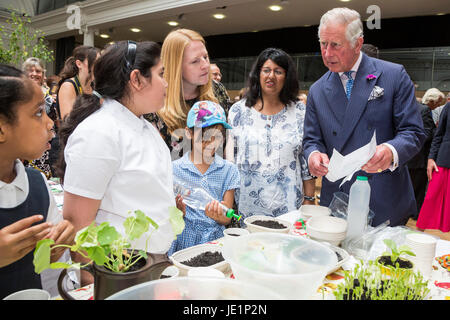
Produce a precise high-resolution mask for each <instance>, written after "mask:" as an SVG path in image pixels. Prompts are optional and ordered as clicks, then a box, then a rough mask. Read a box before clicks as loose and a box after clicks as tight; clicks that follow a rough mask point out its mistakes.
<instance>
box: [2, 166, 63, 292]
mask: <svg viewBox="0 0 450 320" xmlns="http://www.w3.org/2000/svg"><path fill="white" fill-rule="evenodd" d="M15 170H16V177H15V179H14V180H13V181H12V182H11V183H6V182H3V181H1V180H0V208H15V207H17V206H18V205H20V204H22V203H23V202H24V201H25V200H26V198H27V197H28V192H29V189H30V186H29V182H28V176H27V174H26V172H25V167H24V165H23V164H22V162H21V161H20V160H16V162H15ZM42 179H44V181H45V185H46V186H47V190H48V195H49V198H50V205H49V207H48V211H47V219H46V221H48V222H51V223H52V224H53V225H56V224H58V223H59V222H60V221H62V220H63V216H62V214H61V212H59V210H58V207H57V206H56V201H55V198H54V196H53V194H52V193H51V189H50V186H49V185H48V183H47V179H46V177H45V175H44V174H42ZM42 213H43V212H30V216H31V215H35V214H42ZM58 261H60V262H69V261H70V254H69V252H68V251H67V250H66V251H65V252H64V254H63V255H62V256H61V258H60V259H59V260H58ZM60 273H61V270H54V269H47V270H44V271H43V272H42V273H41V282H42V288H43V289H44V290H46V291H48V292H49V293H50V295H51V296H56V295H58V288H57V280H58V276H59V274H60Z"/></svg>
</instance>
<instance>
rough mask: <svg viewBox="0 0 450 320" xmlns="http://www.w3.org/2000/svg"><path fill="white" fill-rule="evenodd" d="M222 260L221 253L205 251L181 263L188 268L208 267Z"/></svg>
mask: <svg viewBox="0 0 450 320" xmlns="http://www.w3.org/2000/svg"><path fill="white" fill-rule="evenodd" d="M224 260H225V259H224V258H223V256H222V253H220V252H209V251H207V252H203V253H201V254H199V255H198V256H195V257H193V258H191V259H189V260H186V261H182V262H181V263H182V264H185V265H187V266H189V267H210V266H212V265H214V264H216V263H219V262H222V261H224Z"/></svg>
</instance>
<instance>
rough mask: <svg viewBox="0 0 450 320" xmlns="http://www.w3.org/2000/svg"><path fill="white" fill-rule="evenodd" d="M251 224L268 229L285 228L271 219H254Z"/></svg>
mask: <svg viewBox="0 0 450 320" xmlns="http://www.w3.org/2000/svg"><path fill="white" fill-rule="evenodd" d="M252 224H256V225H257V226H260V227H264V228H270V229H286V226H285V225H284V224H282V223H279V222H277V221H273V220H255V221H253V222H252Z"/></svg>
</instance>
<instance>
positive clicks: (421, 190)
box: [0, 8, 450, 296]
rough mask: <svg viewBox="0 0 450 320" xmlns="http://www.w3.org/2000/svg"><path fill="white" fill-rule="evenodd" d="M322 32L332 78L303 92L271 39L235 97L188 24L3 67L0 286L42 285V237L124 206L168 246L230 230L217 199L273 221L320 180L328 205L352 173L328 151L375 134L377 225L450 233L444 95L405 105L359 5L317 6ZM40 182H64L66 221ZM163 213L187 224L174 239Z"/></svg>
mask: <svg viewBox="0 0 450 320" xmlns="http://www.w3.org/2000/svg"><path fill="white" fill-rule="evenodd" d="M318 38H319V43H320V48H321V54H322V59H323V63H324V65H325V66H326V67H327V69H328V71H327V72H326V73H325V74H324V75H323V76H322V77H321V78H320V79H318V80H317V81H316V82H315V83H314V84H313V85H312V86H311V88H310V89H309V90H308V92H305V91H301V90H300V88H299V82H298V74H297V69H296V66H295V64H294V63H293V60H292V58H291V57H290V55H289V54H288V53H286V52H285V51H283V50H282V49H279V48H267V49H265V50H263V51H262V52H261V53H260V54H259V56H258V57H257V59H256V61H255V63H254V65H253V67H252V69H251V72H250V73H249V75H248V79H247V85H246V87H245V88H243V89H242V90H241V91H240V92H239V95H238V96H237V97H233V99H231V98H230V96H229V94H228V92H227V90H226V88H225V86H224V84H223V83H222V74H221V70H220V68H219V66H218V65H216V64H211V62H210V57H209V55H208V51H207V49H206V43H205V40H204V38H203V37H202V36H201V35H200V34H199V33H197V32H195V31H193V30H189V29H177V30H174V31H172V32H170V33H169V34H168V35H167V37H166V38H165V39H164V41H163V43H162V46H160V45H158V44H157V43H155V42H152V41H144V42H137V43H136V42H133V41H119V42H117V43H114V44H111V45H108V46H107V47H106V48H105V49H104V50H103V51H102V52H100V51H99V50H98V49H96V48H94V47H88V46H79V47H77V48H75V50H74V51H73V54H72V56H71V57H70V58H68V59H67V60H66V62H65V65H64V68H63V69H62V71H61V72H60V74H59V75H58V76H52V77H49V78H48V79H46V78H45V68H44V66H43V64H42V63H41V62H40V61H39V59H36V58H29V59H27V60H26V61H25V62H24V64H23V66H22V71H21V70H18V69H17V68H14V67H11V66H6V65H0V88H1V90H0V153H1V155H2V156H1V161H0V212H1V213H4V212H5V213H8V214H2V215H1V217H0V282H1V283H2V286H1V287H2V288H1V290H0V295H1V296H5V295H7V294H8V293H10V292H12V291H17V290H20V289H23V288H26V287H30V286H33V287H40V285H39V281H40V278H39V276H37V275H36V274H35V273H34V272H33V268H32V250H33V248H34V246H35V244H36V241H37V240H39V239H42V238H46V237H47V238H52V239H54V240H55V241H56V242H57V243H70V242H71V241H73V238H74V235H75V233H76V232H77V231H78V230H80V229H81V228H83V227H85V226H87V225H89V224H91V223H92V222H93V221H95V222H97V223H102V222H109V223H110V224H111V225H113V226H115V227H116V228H117V229H118V230H119V231H123V230H122V228H123V226H122V223H123V221H124V219H126V217H127V212H128V211H129V210H135V209H139V210H142V211H143V212H146V213H148V215H149V216H151V218H152V219H153V220H155V221H156V222H157V223H158V225H159V228H158V229H157V230H156V231H155V232H154V234H153V235H152V241H151V246H150V248H147V247H145V246H144V244H143V243H140V244H138V249H142V250H144V249H146V250H148V251H149V252H155V253H167V252H169V254H172V253H174V252H176V251H178V250H181V249H184V248H186V247H190V246H193V245H196V244H200V243H204V242H208V241H211V240H214V239H216V238H218V237H220V236H221V233H222V231H223V229H224V228H225V227H226V226H228V225H235V224H236V223H237V222H236V221H233V220H232V219H229V218H227V217H225V216H224V215H223V213H222V209H221V208H220V206H219V203H222V204H224V205H226V206H227V207H229V208H231V207H233V208H234V209H236V210H237V211H238V212H239V214H240V215H242V216H243V217H248V216H251V215H255V214H263V215H268V216H273V217H277V216H279V215H282V214H285V213H288V212H290V211H293V210H297V209H298V208H299V207H300V206H302V205H304V204H317V203H318V200H317V199H316V194H315V189H316V187H315V181H316V178H317V177H322V187H321V191H320V202H319V203H320V205H323V206H328V205H329V203H330V201H331V199H332V197H333V194H334V193H335V192H339V191H343V192H346V193H348V192H349V189H350V186H351V184H352V182H353V181H354V180H355V178H356V174H355V177H353V179H352V180H351V181H350V182H347V183H345V184H344V185H342V186H340V182H341V181H340V180H339V181H337V182H330V181H328V180H327V179H326V178H325V176H326V174H327V172H328V168H327V167H328V163H329V161H330V158H331V155H332V152H333V149H336V150H338V151H339V152H340V153H342V154H348V153H350V152H352V151H354V150H355V149H357V148H359V147H361V146H362V145H365V144H366V143H368V142H369V141H370V138H371V137H372V135H373V134H374V132H375V133H376V139H377V147H376V152H375V155H374V156H373V157H372V158H371V159H370V160H369V161H368V162H367V163H366V164H365V165H364V166H363V167H362V170H361V171H359V172H358V175H365V176H367V177H368V179H369V184H370V186H371V190H372V191H371V195H372V196H371V201H370V208H371V209H372V210H373V211H374V212H375V217H374V219H373V225H374V226H376V225H378V224H380V223H383V222H385V221H386V220H389V221H390V224H391V226H397V225H404V224H406V222H407V221H408V219H410V218H413V219H415V220H417V226H418V227H419V228H421V229H440V230H441V231H443V232H448V231H450V171H449V170H450V162H449V159H450V154H449V153H450V138H449V135H450V128H449V127H450V116H449V114H448V113H449V111H448V109H449V101H450V97H449V96H447V98H446V97H445V95H444V93H442V92H441V91H439V90H438V89H436V88H431V89H429V90H427V91H426V93H425V94H424V96H423V97H420V98H416V92H415V87H414V83H413V82H412V81H411V79H410V77H409V75H408V74H407V72H406V71H405V69H404V68H403V67H402V66H401V65H398V64H394V63H391V62H388V61H384V60H382V59H379V50H378V48H377V47H375V46H373V45H370V44H364V43H363V42H364V40H363V28H362V22H361V17H360V15H359V14H358V13H357V12H356V11H354V10H350V9H347V8H336V9H333V10H330V11H328V12H327V13H326V14H324V15H323V17H322V19H321V21H320V25H319V29H318ZM46 80H47V81H46ZM50 146H51V148H50ZM41 173H42V174H41ZM51 177H54V178H59V179H60V181H61V184H62V185H63V187H64V192H65V193H64V206H63V211H62V215H61V214H60V213H58V212H57V210H56V207H55V205H54V199H53V196H52V195H51V192H50V190H49V187H48V184H47V183H46V180H47V179H49V178H51ZM174 179H176V180H181V181H183V182H184V183H186V184H187V185H188V186H191V187H201V188H204V189H205V190H207V192H208V193H210V194H211V195H212V196H213V197H214V198H215V199H217V201H213V202H211V203H210V204H208V206H207V207H206V208H205V209H204V210H202V209H192V208H190V207H187V206H186V205H185V204H184V203H183V198H182V197H180V196H176V195H174V193H173V188H172V185H173V181H174ZM11 190H12V191H11ZM13 194H14V196H13ZM23 204H26V205H25V206H24V205H23ZM170 206H176V207H178V208H179V209H180V210H181V211H182V212H183V214H184V219H185V223H186V227H185V230H184V231H183V233H182V234H181V235H179V236H178V237H177V238H176V239H175V241H174V235H173V231H172V229H171V228H170V224H169V221H168V211H167V209H168V207H170ZM38 212H39V213H40V215H39V216H36V215H34V214H35V213H38ZM242 220H243V219H242ZM42 221H46V222H45V223H40V224H37V225H34V223H36V222H42ZM241 226H242V225H241ZM61 254H62V253H61V252H57V254H56V255H55V257H52V259H54V260H55V259H56V260H57V259H60V258H61ZM72 259H74V260H76V261H84V260H85V258H83V257H81V256H77V255H74V256H72ZM82 281H83V282H82V283H90V282H92V278H89V277H88V276H86V275H85V277H84V278H83V279H82ZM6 282H8V283H10V284H11V285H10V286H6V285H4V283H6Z"/></svg>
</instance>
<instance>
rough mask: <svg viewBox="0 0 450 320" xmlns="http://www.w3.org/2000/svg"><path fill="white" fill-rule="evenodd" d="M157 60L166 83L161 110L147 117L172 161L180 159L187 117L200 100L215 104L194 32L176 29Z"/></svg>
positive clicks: (203, 55) (200, 39) (206, 64)
mask: <svg viewBox="0 0 450 320" xmlns="http://www.w3.org/2000/svg"><path fill="white" fill-rule="evenodd" d="M161 59H162V61H163V64H164V66H165V70H164V78H165V80H166V81H167V83H168V87H167V95H166V99H165V103H164V107H163V108H162V109H161V110H160V111H159V112H158V113H157V114H148V115H146V119H147V120H149V121H150V122H152V123H153V124H154V125H155V126H156V128H157V129H158V130H159V132H160V133H161V135H162V137H163V139H164V141H165V142H166V144H167V146H168V147H169V149H170V151H171V155H172V159H173V160H176V159H178V158H180V157H181V156H182V155H183V146H184V145H185V147H186V148H189V147H190V143H189V142H187V143H182V142H186V139H184V141H183V137H184V134H185V132H184V128H185V127H186V118H187V113H188V112H189V110H190V108H191V107H192V105H194V103H195V102H197V101H200V100H210V101H214V102H219V103H220V104H221V102H220V101H218V99H217V98H216V95H217V92H216V90H215V88H214V86H215V82H214V81H212V77H211V71H210V61H209V56H208V51H207V50H206V46H205V40H204V39H203V37H202V36H201V35H200V34H199V33H198V32H196V31H193V30H189V29H177V30H174V31H172V32H170V33H169V34H168V35H167V36H166V38H165V39H164V42H163V45H162V51H161Z"/></svg>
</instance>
